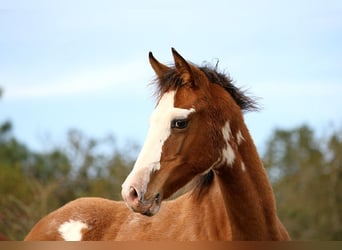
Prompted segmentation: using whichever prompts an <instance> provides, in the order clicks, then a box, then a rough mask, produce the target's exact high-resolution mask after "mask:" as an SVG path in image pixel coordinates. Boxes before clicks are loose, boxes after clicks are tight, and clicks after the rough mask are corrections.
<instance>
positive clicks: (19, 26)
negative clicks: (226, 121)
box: [0, 0, 342, 150]
mask: <svg viewBox="0 0 342 250" xmlns="http://www.w3.org/2000/svg"><path fill="white" fill-rule="evenodd" d="M171 47H175V48H176V49H177V50H178V51H179V52H180V53H181V54H182V55H183V56H184V57H185V58H186V59H188V60H190V61H192V62H194V63H197V64H201V63H203V62H209V63H216V61H217V59H219V65H220V68H221V69H222V70H225V71H226V72H229V73H230V75H231V76H232V78H233V79H234V80H235V82H236V84H237V85H238V86H243V87H246V88H248V89H249V92H250V93H251V94H252V95H254V96H258V97H260V98H261V99H260V104H261V106H262V107H263V109H262V110H261V111H260V112H258V113H248V114H246V116H245V117H246V122H247V125H248V127H249V129H250V131H251V133H252V136H253V137H254V138H255V142H256V144H257V146H258V147H259V148H261V147H262V145H263V144H264V142H265V140H266V139H267V138H268V136H269V135H270V133H271V130H272V129H274V128H292V127H294V126H298V125H301V124H304V123H305V124H309V125H310V126H312V127H313V128H315V129H317V130H318V131H319V132H320V133H321V134H326V133H329V131H331V130H332V129H333V128H336V127H341V125H342V112H341V107H342V97H341V95H342V1H339V0H336V1H332V0H324V1H323V0H322V1H309V0H303V1H298V0H296V1H294V0H289V1H271V0H265V1H246V0H242V1H230V0H229V1H224V0H221V1H220V0H211V1H207V0H206V1H201V0H194V1H193V0H191V1H184V0H173V1H157V0H149V1H133V0H132V1H104V0H96V1H80V0H78V1H66V0H59V1H24V0H22V1H18V0H11V1H4V0H0V86H1V87H2V88H3V90H4V95H3V97H2V99H1V101H0V122H1V121H4V120H11V121H12V122H13V124H14V133H15V135H16V136H17V137H18V138H19V139H20V140H22V141H24V142H25V143H27V144H28V145H29V146H30V147H32V148H34V149H37V150H47V149H48V148H51V147H53V146H56V145H60V144H62V143H63V142H64V140H65V137H66V131H67V130H68V129H70V128H78V129H80V130H81V131H83V132H84V133H86V134H87V135H89V136H90V137H102V136H104V135H106V134H113V135H114V136H115V137H116V138H117V139H118V142H119V144H122V145H124V143H125V141H126V140H132V141H136V142H137V143H139V144H142V143H143V141H144V138H145V135H146V132H147V128H148V117H149V114H150V113H151V111H152V109H153V107H154V103H153V98H152V97H151V96H152V93H153V88H151V87H149V86H148V84H149V83H150V82H151V80H152V79H153V71H152V69H151V68H150V65H149V63H148V57H147V56H148V52H149V51H152V52H153V53H154V55H155V56H156V57H157V58H158V59H159V60H160V61H161V62H164V63H171V62H172V60H171V59H172V56H171V49H170V48H171Z"/></svg>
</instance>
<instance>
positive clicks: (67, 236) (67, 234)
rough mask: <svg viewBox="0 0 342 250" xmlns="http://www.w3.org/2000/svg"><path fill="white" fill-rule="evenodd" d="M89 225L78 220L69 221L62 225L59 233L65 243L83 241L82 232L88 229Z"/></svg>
mask: <svg viewBox="0 0 342 250" xmlns="http://www.w3.org/2000/svg"><path fill="white" fill-rule="evenodd" d="M87 228H88V225H87V224H85V223H83V222H81V221H77V220H68V221H66V222H64V223H63V224H61V225H60V226H59V228H58V232H59V234H60V235H61V237H62V238H63V240H65V241H80V240H82V236H83V235H82V230H83V229H87Z"/></svg>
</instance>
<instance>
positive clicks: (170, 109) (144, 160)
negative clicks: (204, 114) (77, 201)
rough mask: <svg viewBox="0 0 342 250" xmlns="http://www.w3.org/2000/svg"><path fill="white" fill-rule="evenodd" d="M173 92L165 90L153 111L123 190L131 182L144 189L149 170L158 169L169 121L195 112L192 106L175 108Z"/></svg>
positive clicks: (128, 186)
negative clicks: (189, 107)
mask: <svg viewBox="0 0 342 250" xmlns="http://www.w3.org/2000/svg"><path fill="white" fill-rule="evenodd" d="M175 94H176V91H169V92H166V93H165V94H164V95H163V96H162V97H161V99H160V100H159V103H158V105H157V107H156V108H155V110H154V111H153V113H152V115H151V118H150V128H149V131H148V134H147V137H146V140H145V144H144V146H143V148H142V150H141V152H140V154H139V156H138V159H137V161H136V162H135V164H134V167H133V170H132V172H131V173H130V174H129V175H128V177H127V179H126V180H125V182H124V183H123V185H122V189H123V192H125V191H128V190H129V188H130V187H131V185H132V184H133V183H134V185H137V186H135V188H136V189H138V190H139V191H140V192H145V191H146V186H147V183H148V181H149V178H150V174H151V172H153V171H157V170H159V169H160V157H161V154H162V147H163V145H164V142H165V141H166V140H167V138H168V137H169V135H170V134H171V126H170V124H171V121H172V120H174V119H185V118H187V117H188V116H189V114H191V113H192V112H195V109H193V108H191V109H181V108H175V107H174V97H175ZM137 176H138V177H137ZM137 179H139V180H137Z"/></svg>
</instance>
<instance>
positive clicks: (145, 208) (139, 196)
mask: <svg viewBox="0 0 342 250" xmlns="http://www.w3.org/2000/svg"><path fill="white" fill-rule="evenodd" d="M122 197H123V199H124V200H125V202H126V204H127V206H128V207H129V208H130V209H131V210H132V211H133V212H136V213H141V214H143V215H146V216H153V215H155V214H156V213H158V211H159V209H160V204H161V200H162V199H161V196H160V194H159V193H157V194H156V195H154V196H153V197H152V199H145V198H144V197H145V193H142V192H139V191H137V190H136V189H135V188H134V187H133V186H131V187H130V188H129V191H128V192H127V193H125V192H124V190H122Z"/></svg>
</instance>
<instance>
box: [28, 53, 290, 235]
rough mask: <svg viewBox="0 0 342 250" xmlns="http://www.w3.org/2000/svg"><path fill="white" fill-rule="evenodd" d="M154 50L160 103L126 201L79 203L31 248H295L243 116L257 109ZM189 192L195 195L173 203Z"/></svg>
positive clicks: (211, 70) (211, 77) (196, 69)
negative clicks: (197, 244) (104, 244)
mask: <svg viewBox="0 0 342 250" xmlns="http://www.w3.org/2000/svg"><path fill="white" fill-rule="evenodd" d="M172 55H173V59H174V65H165V64H162V63H160V62H159V61H158V60H157V59H156V58H155V57H154V56H153V54H152V53H151V52H150V53H149V62H150V64H151V66H152V69H153V70H154V72H155V74H156V79H155V84H156V97H157V104H156V107H155V109H154V110H153V112H152V115H151V117H150V120H149V122H150V127H149V130H148V133H147V137H146V140H145V142H144V144H143V147H142V149H141V152H140V154H139V156H138V158H137V160H136V162H135V164H134V166H133V169H132V171H131V172H130V174H129V175H128V176H127V178H126V180H125V181H124V183H123V184H122V192H121V194H122V198H123V201H113V200H108V199H104V198H79V199H76V200H74V201H72V202H70V203H68V204H66V205H64V206H63V207H61V208H59V209H57V210H56V211H53V212H52V213H50V214H48V215H47V216H46V217H44V218H43V219H41V220H40V221H39V222H38V223H37V224H36V225H35V226H34V227H33V229H32V230H31V231H30V232H29V234H28V235H27V236H26V238H25V240H71V241H78V240H180V241H183V240H289V239H290V237H289V234H288V233H287V231H286V228H285V227H284V226H283V224H282V223H281V221H280V219H279V218H278V215H277V212H276V202H275V197H274V194H273V191H272V187H271V185H270V182H269V180H268V177H267V174H266V171H265V169H264V167H263V163H262V161H261V159H260V157H259V155H258V153H257V150H256V147H255V145H254V143H253V140H252V138H251V135H250V133H249V131H248V129H247V127H246V124H245V122H244V117H243V114H244V113H245V112H247V111H253V110H257V109H258V105H257V103H256V101H255V100H254V99H253V98H251V97H249V96H247V94H246V92H245V91H243V90H241V89H240V88H238V87H236V86H235V85H234V84H233V81H232V79H231V78H230V77H229V76H227V75H226V74H224V73H222V72H219V71H218V69H217V66H215V67H213V66H210V65H204V66H197V65H195V64H193V63H190V62H188V61H186V60H185V59H184V58H183V57H182V56H181V55H180V54H179V53H178V52H177V51H176V50H175V49H174V48H172ZM185 185H189V186H190V188H189V191H188V192H185V193H184V194H183V195H181V196H179V197H178V198H176V199H172V200H169V199H168V198H169V197H170V196H171V195H172V194H174V193H175V192H176V191H177V190H179V189H180V188H182V187H184V186H185Z"/></svg>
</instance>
